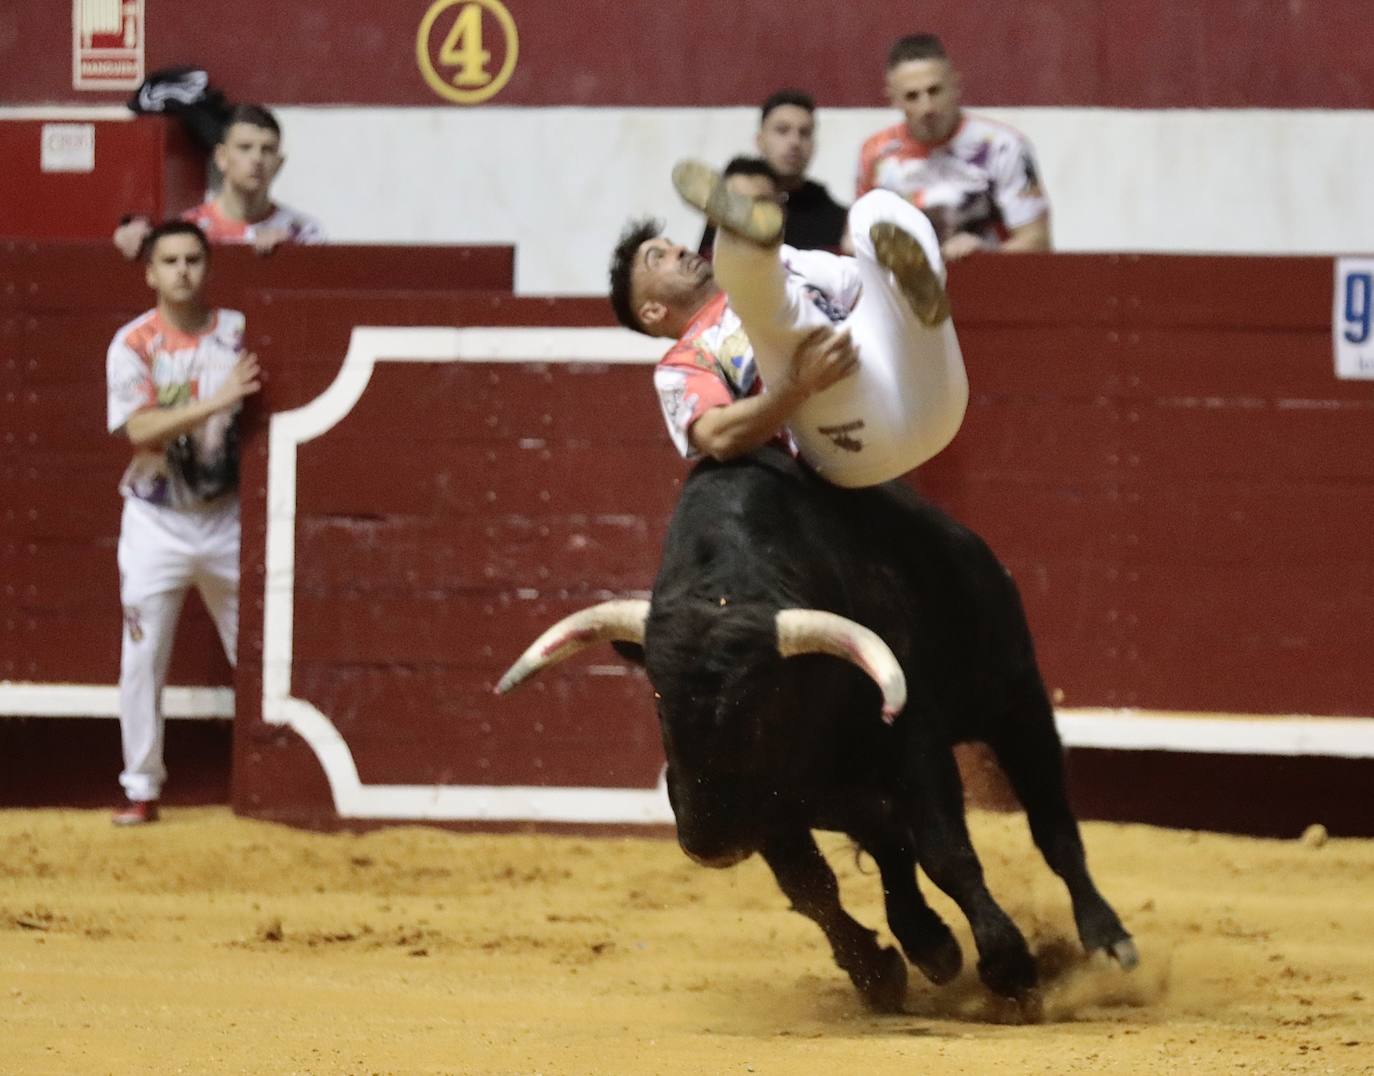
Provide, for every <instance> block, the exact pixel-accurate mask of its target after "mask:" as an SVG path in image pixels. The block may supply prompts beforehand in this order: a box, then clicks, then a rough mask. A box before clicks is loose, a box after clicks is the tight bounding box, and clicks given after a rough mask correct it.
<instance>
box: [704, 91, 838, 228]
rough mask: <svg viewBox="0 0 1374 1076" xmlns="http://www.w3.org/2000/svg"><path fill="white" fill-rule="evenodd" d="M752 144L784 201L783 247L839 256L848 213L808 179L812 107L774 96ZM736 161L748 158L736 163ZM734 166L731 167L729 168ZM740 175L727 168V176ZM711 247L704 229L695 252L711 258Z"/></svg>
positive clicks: (803, 99) (804, 100) (795, 94)
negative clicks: (834, 253) (837, 254)
mask: <svg viewBox="0 0 1374 1076" xmlns="http://www.w3.org/2000/svg"><path fill="white" fill-rule="evenodd" d="M755 144H756V145H757V146H758V150H759V153H760V155H761V156H762V157H763V159H764V161H766V162H767V163H768V166H769V168H771V169H772V171H773V176H774V178H775V180H776V182H777V186H778V190H779V191H780V192H781V194H782V195H783V197H784V202H783V208H784V210H785V211H786V214H787V223H786V227H785V231H784V233H783V242H785V243H786V244H787V245H788V246H792V247H796V248H797V249H799V250H829V251H839V250H840V249H841V246H842V245H843V241H844V230H845V221H846V214H847V213H848V208H847V207H846V206H842V205H840V204H839V203H838V202H836V201H835V199H833V198H832V197H830V192H829V191H828V190H826V189H825V187H824V186H822V185H821V184H819V183H817V182H816V181H815V180H813V179H807V178H806V169H807V168H808V167H809V166H810V164H811V157H812V155H813V154H814V153H815V151H816V102H815V101H813V100H812V99H811V97H810V96H809V95H808V94H805V93H802V92H800V91H799V90H779V91H778V92H777V93H775V94H773V95H772V96H771V97H769V98H768V100H766V101H765V102H764V103H763V108H762V109H761V111H760V117H759V133H758V134H757V136H755ZM740 160H747V158H744V159H741V158H736V161H740ZM735 163H736V162H735V161H732V162H731V166H734V165H735ZM738 172H739V170H738V169H736V171H735V172H732V171H731V170H730V168H729V167H727V168H726V170H725V175H727V176H728V175H734V174H738ZM748 174H754V173H748ZM714 243H715V229H714V228H712V227H710V226H709V225H708V226H707V228H706V231H705V232H703V233H702V236H701V243H700V245H699V247H698V250H699V251H700V253H702V254H709V253H710V251H711V248H712V246H713V245H714Z"/></svg>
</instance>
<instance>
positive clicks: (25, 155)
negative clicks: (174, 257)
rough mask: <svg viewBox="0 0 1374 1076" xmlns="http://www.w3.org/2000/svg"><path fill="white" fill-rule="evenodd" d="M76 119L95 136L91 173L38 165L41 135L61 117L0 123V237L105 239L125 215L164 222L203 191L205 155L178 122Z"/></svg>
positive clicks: (192, 203) (40, 153) (187, 205)
mask: <svg viewBox="0 0 1374 1076" xmlns="http://www.w3.org/2000/svg"><path fill="white" fill-rule="evenodd" d="M78 122H79V123H80V124H81V125H82V126H88V127H89V128H90V129H91V137H92V138H93V139H94V167H93V168H92V170H91V171H89V172H52V171H48V172H45V171H43V167H42V143H43V138H44V133H45V132H46V131H48V130H49V129H50V128H53V127H61V126H65V125H66V124H65V123H63V124H54V123H51V122H44V121H39V120H20V121H6V122H3V123H0V160H3V161H4V162H5V192H4V196H3V197H0V237H4V236H7V237H15V238H28V239H106V240H108V239H109V237H110V233H112V232H113V231H114V229H115V225H116V224H117V223H118V222H119V220H120V218H121V217H123V216H124V215H125V214H126V213H128V214H139V215H142V216H145V217H148V218H150V219H152V220H161V219H162V218H164V217H168V216H174V215H176V214H177V213H180V212H182V211H183V210H185V209H188V208H190V207H191V206H193V205H196V204H197V203H198V202H200V200H201V198H202V197H204V194H205V163H206V159H205V153H204V152H203V151H202V150H200V149H198V148H197V147H196V146H195V145H193V144H192V142H191V140H190V138H189V137H188V136H187V135H186V134H185V132H184V131H183V130H182V129H181V126H180V125H179V124H173V123H167V122H165V121H164V120H161V119H158V118H151V119H145V120H143V121H141V122H137V123H128V122H121V121H118V120H96V121H91V120H84V121H78Z"/></svg>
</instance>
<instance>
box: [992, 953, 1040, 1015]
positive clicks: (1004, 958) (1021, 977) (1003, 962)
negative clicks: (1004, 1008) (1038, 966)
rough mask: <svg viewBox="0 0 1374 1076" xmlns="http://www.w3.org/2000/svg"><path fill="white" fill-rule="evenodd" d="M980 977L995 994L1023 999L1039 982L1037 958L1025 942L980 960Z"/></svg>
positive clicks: (1017, 999)
mask: <svg viewBox="0 0 1374 1076" xmlns="http://www.w3.org/2000/svg"><path fill="white" fill-rule="evenodd" d="M978 977H979V978H980V979H982V980H983V982H984V983H985V984H986V985H987V988H988V989H989V990H991V991H992V992H993V993H994V994H1000V995H1001V996H1002V997H1004V998H1012V999H1013V1000H1016V1001H1021V1000H1023V999H1025V998H1027V997H1029V996H1030V994H1031V991H1033V990H1034V989H1035V987H1036V984H1037V983H1038V982H1039V977H1038V976H1037V974H1036V971H1035V960H1034V959H1033V958H1032V957H1031V955H1030V950H1029V949H1027V948H1026V946H1025V943H1024V942H1023V943H1022V944H1021V945H1020V946H1019V947H1014V948H1008V949H1003V950H1002V951H1000V952H997V953H992V954H989V955H988V956H985V957H983V959H982V960H980V961H978Z"/></svg>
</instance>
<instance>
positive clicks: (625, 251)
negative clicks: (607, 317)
mask: <svg viewBox="0 0 1374 1076" xmlns="http://www.w3.org/2000/svg"><path fill="white" fill-rule="evenodd" d="M662 232H663V221H661V220H655V219H654V218H653V217H639V218H637V219H635V220H632V221H630V222H629V223H628V224H626V225H625V230H624V231H622V232H621V233H620V241H619V242H617V243H616V245H615V253H614V254H612V255H611V309H612V310H614V311H615V320H616V321H618V322H620V324H622V325H624V326H625V328H627V329H633V330H634V331H635V332H637V333H643V334H644V335H645V336H652V335H653V333H651V332H649V331H648V330H647V329H645V328H644V326H643V324H641V323H640V320H639V315H638V314H636V313H635V308H634V303H633V302H631V300H630V277H631V276H632V275H633V273H634V267H635V256H636V255H637V254H638V253H639V248H640V247H642V246H643V245H644V244H645V243H647V242H648V241H649V240H650V239H657V238H658V237H659V235H661V234H662Z"/></svg>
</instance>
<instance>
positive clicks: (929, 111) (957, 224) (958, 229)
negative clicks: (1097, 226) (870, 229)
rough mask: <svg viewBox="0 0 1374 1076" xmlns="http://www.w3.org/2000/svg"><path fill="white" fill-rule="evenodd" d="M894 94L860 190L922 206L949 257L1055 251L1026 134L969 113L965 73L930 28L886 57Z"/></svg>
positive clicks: (864, 158)
mask: <svg viewBox="0 0 1374 1076" xmlns="http://www.w3.org/2000/svg"><path fill="white" fill-rule="evenodd" d="M887 95H888V99H889V100H890V101H891V102H892V103H893V104H894V105H895V106H896V107H897V108H899V109H901V110H902V122H901V123H898V124H896V125H895V126H893V127H888V128H886V129H884V130H881V131H879V132H878V133H877V134H875V135H873V136H872V137H871V138H869V139H868V140H867V141H866V142H865V143H864V145H863V150H862V152H861V154H860V157H859V179H858V188H857V192H858V195H860V196H862V195H864V194H866V193H867V192H868V191H871V190H873V189H875V188H884V189H886V190H890V191H894V192H895V193H897V194H899V195H901V196H902V197H903V198H905V199H907V200H908V201H909V202H911V203H912V204H913V205H915V206H916V207H917V208H918V209H921V210H922V211H924V213H925V214H926V216H927V217H929V218H930V222H931V223H932V224H933V225H934V226H935V233H936V235H938V236H939V237H940V249H941V253H942V254H943V255H944V259H945V261H946V262H953V261H958V260H959V259H960V258H964V257H967V256H968V255H969V254H972V253H974V252H975V251H979V250H1003V251H1018V250H1049V249H1050V246H1051V243H1050V204H1049V200H1048V199H1047V198H1046V197H1045V192H1044V189H1043V188H1042V187H1041V185H1040V174H1039V171H1038V170H1037V169H1036V166H1035V157H1034V154H1033V153H1032V151H1031V145H1030V142H1029V141H1028V140H1027V139H1026V137H1025V135H1023V134H1021V133H1020V132H1019V131H1016V130H1013V129H1012V128H1011V127H1008V126H1006V125H1005V124H1001V123H996V122H994V121H993V120H989V119H986V118H984V117H982V116H977V115H974V114H973V113H970V112H965V111H964V110H963V107H962V103H961V96H962V86H961V83H960V78H959V72H958V71H957V70H955V68H954V66H953V65H952V64H951V63H950V61H949V57H948V56H947V55H946V53H945V47H944V45H943V44H942V43H941V41H940V39H939V38H938V37H936V36H935V35H934V34H913V35H912V36H910V37H904V38H901V39H900V40H898V41H897V43H896V44H894V45H893V46H892V49H891V51H890V52H889V53H888V58H887Z"/></svg>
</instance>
